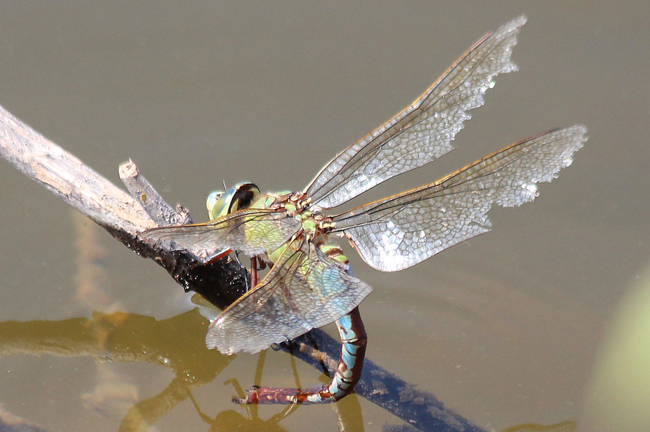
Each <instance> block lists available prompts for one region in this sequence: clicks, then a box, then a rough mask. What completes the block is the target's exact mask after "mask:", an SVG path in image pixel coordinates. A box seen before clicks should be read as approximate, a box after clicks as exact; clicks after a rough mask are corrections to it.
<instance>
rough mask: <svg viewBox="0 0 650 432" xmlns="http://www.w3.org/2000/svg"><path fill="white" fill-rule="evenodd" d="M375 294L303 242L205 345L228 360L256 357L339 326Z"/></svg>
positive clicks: (225, 316)
mask: <svg viewBox="0 0 650 432" xmlns="http://www.w3.org/2000/svg"><path fill="white" fill-rule="evenodd" d="M371 290H372V288H370V286H369V285H367V284H366V283H364V282H362V281H360V280H359V279H357V278H355V277H353V276H351V275H350V274H349V273H348V266H347V265H344V264H341V263H339V262H337V261H334V260H333V259H331V258H329V257H328V256H327V255H325V254H324V253H323V252H321V251H320V250H319V249H318V248H316V247H315V246H314V245H313V244H312V243H309V242H307V241H304V239H299V240H297V241H295V242H294V243H292V244H291V245H289V246H288V247H287V249H286V250H285V252H284V253H283V254H282V256H281V257H280V258H279V259H278V261H277V262H276V264H275V265H274V266H273V268H272V269H271V271H270V272H269V273H268V274H267V275H266V277H265V278H264V280H262V281H261V282H260V283H259V284H258V285H257V286H256V287H255V289H253V290H251V291H249V292H248V293H246V295H244V296H242V297H241V298H239V299H238V300H237V301H236V302H235V303H233V304H232V305H231V306H230V307H229V308H228V309H226V310H225V311H224V312H223V313H222V314H221V315H220V316H219V318H217V319H216V320H215V321H214V322H213V323H212V324H211V325H210V329H209V330H208V334H207V336H206V344H207V346H208V348H210V349H214V348H217V349H218V350H219V351H221V352H222V353H224V354H234V353H237V352H240V351H247V352H250V353H256V352H259V351H261V350H263V349H266V348H268V347H269V346H270V345H271V344H273V343H280V342H284V341H287V340H290V339H294V338H296V337H298V336H300V335H302V334H304V333H306V332H308V331H309V330H311V329H312V328H315V327H322V326H324V325H326V324H329V323H331V322H333V321H336V320H337V319H339V318H340V317H342V316H343V315H345V314H347V313H348V312H350V311H351V310H352V309H354V308H355V307H357V306H358V305H359V303H361V301H362V300H363V299H364V298H365V297H366V296H367V295H368V294H370V291H371Z"/></svg>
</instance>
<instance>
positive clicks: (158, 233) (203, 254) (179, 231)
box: [140, 209, 301, 262]
mask: <svg viewBox="0 0 650 432" xmlns="http://www.w3.org/2000/svg"><path fill="white" fill-rule="evenodd" d="M300 227H301V224H300V222H299V221H298V220H296V219H295V218H293V217H291V216H289V215H287V214H286V213H285V212H284V211H275V210H267V209H249V210H241V211H238V212H235V213H231V214H228V215H226V216H224V217H221V218H218V219H215V220H213V221H210V222H208V223H205V224H194V225H180V226H172V227H164V228H154V229H152V230H148V231H145V232H143V233H141V234H140V237H142V238H144V239H149V240H153V241H156V242H158V243H160V244H161V245H162V246H163V247H166V248H168V249H170V250H186V251H188V252H190V253H192V254H193V255H195V256H196V257H197V258H199V259H200V260H202V261H204V262H206V261H209V260H210V259H211V258H212V257H214V256H216V255H219V254H220V252H222V251H224V250H228V249H233V250H237V251H241V252H243V253H245V254H247V255H249V256H255V255H259V254H260V253H262V252H265V251H268V250H276V249H278V248H279V247H280V246H282V245H283V244H284V243H286V242H287V241H288V240H289V239H290V238H291V237H292V236H293V235H294V234H295V233H296V232H297V231H298V230H299V229H300Z"/></svg>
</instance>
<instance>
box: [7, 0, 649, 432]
mask: <svg viewBox="0 0 650 432" xmlns="http://www.w3.org/2000/svg"><path fill="white" fill-rule="evenodd" d="M437 3H438V2H436V3H433V2H419V3H416V2H409V3H407V4H402V3H400V4H397V3H391V2H385V3H374V4H364V5H354V6H350V5H348V3H345V2H342V3H331V2H330V3H328V4H327V5H325V4H323V5H321V6H316V5H301V4H293V5H289V4H286V3H267V4H264V5H260V4H259V3H254V2H250V3H242V2H238V3H236V4H235V3H225V2H224V3H212V2H196V3H189V4H188V3H184V4H182V5H181V4H180V3H174V2H148V1H143V2H137V3H132V2H123V3H115V2H111V3H110V4H109V3H102V2H74V3H68V4H66V5H60V4H56V5H55V4H43V3H41V2H8V1H4V2H0V59H1V60H0V104H1V105H2V106H4V107H6V108H7V109H9V110H10V111H11V112H12V113H14V114H15V115H16V116H18V117H19V118H21V119H22V120H24V121H25V122H27V123H28V124H30V125H31V126H32V127H34V128H35V129H36V130H38V131H39V132H41V133H43V134H44V135H46V136H47V137H48V138H50V139H52V140H53V141H55V142H57V143H58V144H60V145H61V146H63V147H64V148H65V149H67V150H69V151H71V152H72V153H74V154H75V155H77V156H79V157H80V158H81V159H83V160H84V161H85V162H86V163H87V164H88V165H90V166H91V167H93V168H94V169H96V170H97V171H99V172H100V173H101V174H103V175H105V176H107V177H108V178H109V179H111V180H112V181H114V182H119V180H118V177H117V166H118V165H119V163H121V162H123V161H125V160H126V159H127V158H129V157H130V158H132V159H133V160H134V161H135V162H136V163H137V164H138V166H139V167H140V169H141V170H142V172H143V173H144V175H146V176H147V178H148V179H149V180H150V181H151V182H152V183H153V184H154V185H155V186H156V187H157V188H158V190H159V191H161V192H163V193H164V194H165V197H166V198H167V199H168V200H169V201H170V202H172V203H175V202H182V203H183V204H184V205H186V206H187V207H189V208H190V210H191V211H192V212H193V215H194V217H195V218H196V219H201V218H204V216H203V212H204V210H203V208H204V204H203V202H204V199H205V196H206V195H207V193H208V192H209V191H210V190H212V189H214V188H219V187H221V184H222V181H224V180H225V181H226V182H227V183H228V184H232V183H234V182H238V181H243V180H250V181H254V182H255V183H256V184H258V185H260V186H261V188H262V189H268V190H281V189H299V188H301V187H303V186H304V185H306V184H307V183H308V181H309V180H311V178H312V177H313V175H314V174H315V173H316V172H317V171H318V170H319V169H320V167H321V166H322V165H323V164H324V163H325V162H327V161H328V160H329V159H330V158H331V157H332V156H333V155H334V154H336V152H338V151H340V150H342V149H343V148H344V147H345V146H347V145H349V144H350V143H352V142H354V141H355V140H356V139H358V138H359V137H361V136H362V135H364V134H365V133H367V132H369V131H370V130H371V129H373V128H374V127H376V126H378V125H380V124H381V123H382V122H383V121H385V120H386V119H388V118H389V117H390V116H391V115H393V114H394V113H396V112H397V111H398V110H400V109H401V108H403V107H404V106H405V105H406V104H408V103H410V102H411V101H412V100H413V99H414V98H415V97H416V96H417V95H419V94H420V93H421V92H422V91H424V89H426V88H427V86H429V85H430V84H431V82H433V81H434V79H435V78H437V76H438V75H439V74H441V73H442V72H443V71H444V70H445V69H446V68H447V67H448V66H449V65H450V64H451V63H452V62H453V61H454V60H455V59H456V58H457V57H458V56H460V55H461V53H463V52H464V51H465V50H466V49H467V48H469V47H470V46H471V44H472V43H473V42H474V41H475V40H477V39H478V38H479V37H480V36H482V35H483V34H484V33H486V32H487V31H489V30H491V29H495V28H497V27H498V26H499V25H500V24H503V23H505V22H507V21H508V20H510V19H512V18H514V17H516V16H518V15H520V14H522V13H525V14H526V15H528V17H529V22H528V24H526V26H524V28H523V29H522V31H521V35H520V37H519V44H518V45H517V46H516V47H515V51H514V55H513V58H514V60H515V62H516V63H517V64H518V65H519V67H520V72H517V73H516V74H509V75H507V76H500V77H499V78H498V79H497V86H496V88H495V89H494V90H491V91H490V92H489V93H488V95H487V96H486V105H485V106H484V107H483V108H481V109H480V110H477V111H474V112H473V119H472V120H471V121H470V122H469V123H467V125H466V128H465V130H463V131H462V132H461V133H460V134H459V135H458V139H457V144H458V149H457V150H455V151H454V152H453V153H451V154H450V155H448V156H446V157H445V158H443V160H440V161H438V162H436V163H435V164H433V165H432V166H430V167H425V168H422V169H420V170H418V171H417V172H415V173H413V174H409V175H405V176H401V177H400V178H398V179H395V180H394V181H392V182H390V183H388V184H386V185H384V186H382V187H380V188H378V189H379V191H378V192H376V193H375V192H372V193H370V194H366V195H370V196H364V197H363V200H369V199H370V198H378V197H380V196H384V195H387V194H389V193H394V192H398V191H400V190H404V189H407V188H411V187H414V186H417V185H420V184H424V183H428V182H430V181H432V180H435V179H437V178H439V177H442V176H443V175H445V174H446V173H447V172H450V171H452V170H454V169H456V168H459V167H460V166H463V165H464V164H466V163H469V162H471V161H473V160H474V159H476V158H478V157H481V156H483V155H485V154H488V153H491V152H493V151H495V150H498V149H500V148H501V147H504V146H505V145H507V144H509V143H511V142H514V141H516V140H518V139H521V138H524V137H526V136H529V135H533V134H535V133H539V132H543V131H545V130H547V129H551V128H554V127H558V126H567V125H571V124H574V123H583V124H585V125H587V126H588V128H589V136H590V140H589V142H588V143H587V145H586V146H585V148H584V149H582V150H581V151H580V152H578V153H577V155H576V157H575V162H574V165H573V166H572V167H570V168H569V169H567V170H565V171H563V172H562V173H561V174H560V178H559V179H557V180H555V181H554V182H553V183H551V184H543V185H541V187H540V191H541V196H540V198H539V199H538V201H537V202H535V203H534V204H527V205H525V206H523V207H522V208H518V209H505V210H503V209H495V210H494V211H493V212H492V213H491V219H492V220H493V222H494V229H493V232H492V233H490V234H488V235H485V236H482V237H479V238H476V239H473V240H471V241H469V242H467V243H463V244H461V245H459V246H456V247H454V248H452V249H451V250H449V251H446V252H444V253H442V254H440V255H439V256H436V257H434V258H433V259H431V260H428V261H426V262H424V263H423V264H420V265H418V266H416V267H415V268H412V269H409V270H406V271H402V272H399V273H394V274H380V273H379V272H376V271H374V270H372V269H370V268H369V267H367V266H366V265H364V264H363V263H362V262H361V261H360V260H358V259H356V257H353V258H354V261H353V265H354V269H355V275H356V276H357V277H360V278H361V279H363V280H365V281H367V282H368V283H369V284H371V285H372V286H373V288H374V293H373V294H372V295H371V296H370V297H369V298H368V299H367V300H366V301H365V302H364V303H363V305H362V309H361V310H362V315H363V317H364V322H365V325H366V329H367V331H368V333H369V336H370V339H369V348H368V357H369V358H370V359H372V360H373V361H375V362H377V363H378V364H380V365H381V366H383V367H385V368H386V369H388V370H390V371H391V372H393V373H395V374H397V375H399V376H400V377H402V378H403V379H405V380H407V381H409V382H413V383H417V384H418V386H419V388H420V389H422V390H425V391H428V392H431V393H433V394H435V395H436V396H437V397H438V398H439V399H440V400H442V401H443V402H444V403H445V404H446V405H447V406H449V407H452V408H453V409H455V410H456V411H457V412H458V413H460V414H461V415H462V416H464V417H465V418H468V419H470V420H472V421H473V422H475V423H476V424H477V425H478V426H480V427H483V428H485V429H486V430H495V431H499V430H504V429H506V428H510V427H514V426H516V425H520V424H524V423H537V424H546V425H551V424H557V423H561V422H566V421H574V422H577V430H579V431H600V430H603V431H606V430H612V431H628V430H629V431H639V430H644V428H646V427H647V424H648V421H650V419H649V418H648V414H647V411H648V410H647V409H644V408H645V407H646V405H647V400H648V394H647V390H646V388H647V387H648V385H649V384H648V383H649V382H650V376H648V372H647V368H643V367H638V366H637V365H639V364H640V365H644V364H647V361H648V360H649V359H648V354H647V352H644V351H643V350H638V349H636V348H638V347H640V346H647V344H648V336H647V331H645V330H644V329H645V328H646V327H644V325H647V324H646V323H647V316H648V313H647V311H648V310H650V305H648V304H647V301H646V297H647V294H646V293H647V288H646V286H647V283H645V282H644V281H643V277H642V274H644V269H646V267H647V266H648V261H649V260H650V243H648V240H649V237H650V228H648V226H649V225H648V223H647V220H648V200H647V199H646V196H647V194H648V191H650V175H648V170H647V166H648V165H649V164H650V150H649V148H650V147H649V146H648V143H647V139H646V137H647V133H646V127H647V126H646V125H647V123H648V112H649V108H650V84H649V81H648V78H647V58H648V48H647V40H648V39H649V37H650V34H649V33H650V27H648V26H647V24H646V18H647V16H649V15H648V13H649V12H650V10H648V9H649V8H648V6H645V5H642V3H640V2H623V3H621V2H618V3H613V2H610V3H607V2H605V3H598V4H596V3H593V2H570V3H567V2H555V1H553V2H533V1H530V2H510V1H508V2H499V3H497V4H494V3H491V2H490V3H488V2H464V3H462V4H456V3H451V2H450V3H448V4H437ZM0 182H1V183H0V184H1V185H2V192H1V193H0V218H1V219H2V221H3V223H2V225H1V227H0V244H2V246H3V255H2V259H0V272H1V274H2V275H3V278H2V282H1V284H0V346H2V349H1V351H0V352H2V358H0V389H1V391H0V404H1V406H0V408H1V410H4V412H6V413H10V414H11V415H13V416H18V417H21V418H23V419H25V420H26V421H29V422H32V423H36V424H39V425H41V426H42V427H43V428H45V429H46V430H48V431H50V430H51V431H56V430H66V431H86V430H95V431H116V430H120V427H122V429H121V430H138V429H137V428H138V427H139V426H138V425H142V424H144V423H143V422H144V421H146V422H149V423H150V424H154V425H155V426H154V427H155V428H156V429H155V430H160V431H167V430H169V431H176V430H187V431H194V430H196V431H201V430H209V429H210V428H212V430H236V429H237V428H239V429H237V430H260V429H262V428H263V427H267V428H268V430H290V431H303V430H310V431H320V430H322V431H334V430H338V428H339V426H338V425H337V420H336V417H337V412H335V409H334V408H333V407H332V406H317V407H300V408H299V409H297V410H296V411H295V412H293V413H291V414H290V415H288V416H287V417H286V418H284V419H281V420H279V419H278V418H274V417H273V416H275V415H277V414H279V413H281V412H282V407H260V408H259V409H253V410H250V411H247V410H245V409H244V408H242V407H237V406H235V405H232V404H231V403H230V398H231V397H232V396H233V395H235V394H236V390H235V387H234V386H233V382H232V380H236V381H237V382H238V383H239V384H240V385H241V386H243V387H244V388H246V387H248V386H249V385H250V384H251V383H252V382H253V379H254V377H255V372H256V368H257V367H258V356H250V355H239V356H236V357H223V356H220V355H218V354H217V353H215V352H212V351H208V350H207V349H205V347H204V345H203V344H202V340H203V337H204V333H205V320H204V319H202V318H201V317H200V316H199V315H198V313H196V311H194V310H193V309H192V306H191V304H190V303H189V302H188V298H187V296H186V295H185V294H183V293H182V290H181V288H180V287H179V286H177V285H175V284H174V282H173V281H172V280H171V279H169V278H168V276H167V275H166V274H165V272H164V271H163V270H162V269H160V268H158V267H157V266H156V265H155V264H154V263H152V262H150V261H145V260H142V259H140V258H138V257H137V256H135V255H134V254H132V253H131V252H129V251H128V250H126V249H125V248H124V247H123V246H121V245H120V244H119V243H117V242H115V241H114V240H113V239H112V238H111V237H110V236H109V235H107V234H106V233H104V232H102V231H101V230H95V229H94V228H93V227H92V225H90V226H89V225H87V224H84V220H83V218H78V217H75V215H74V212H73V211H72V210H70V209H69V208H68V207H67V206H66V205H64V204H63V203H62V202H60V201H59V200H58V199H57V198H55V197H54V196H52V195H51V194H49V193H48V192H47V191H45V190H44V189H43V188H41V187H39V186H37V185H35V184H33V183H32V182H31V181H29V180H28V179H27V178H26V177H25V176H24V175H23V174H20V173H19V172H18V171H16V170H15V169H13V168H12V167H11V166H10V165H9V164H6V163H4V162H3V163H0ZM359 203H361V202H360V201H359ZM349 255H350V256H352V255H353V252H351V251H350V253H349ZM646 274H647V273H646ZM116 329H117V330H116ZM107 335H110V337H109V336H107ZM297 366H298V372H299V376H300V381H301V383H302V384H303V385H305V386H310V385H314V384H316V383H317V382H318V380H319V375H318V372H317V371H315V370H313V369H311V368H309V367H306V366H304V365H301V364H298V365H297ZM291 367H292V366H291V361H290V358H289V357H288V356H287V355H286V354H284V353H281V352H270V353H268V355H267V356H266V358H265V363H264V375H263V378H262V380H263V383H264V384H266V385H274V386H281V385H293V384H294V378H293V376H292V372H291ZM190 394H191V398H190V397H189V395H190ZM639 401H643V402H642V403H639ZM357 404H358V405H357ZM340 405H341V406H340V407H338V408H336V410H338V411H341V410H347V412H348V413H349V412H352V413H353V414H352V415H351V418H352V419H351V420H348V421H350V422H353V423H355V426H350V427H349V429H350V430H367V431H375V430H381V429H382V427H383V426H384V425H386V424H393V425H400V424H401V422H400V420H398V419H396V418H395V417H392V416H391V415H390V414H387V413H386V412H384V411H383V410H381V409H380V408H378V407H376V406H373V405H371V404H369V403H367V402H366V401H365V400H363V399H359V400H356V399H354V398H349V399H346V400H345V402H344V404H343V403H342V404H340ZM7 415H8V414H7ZM0 418H1V417H0ZM260 419H262V420H260ZM566 427H568V426H566ZM129 428H130V429H129ZM559 430H561V429H559Z"/></svg>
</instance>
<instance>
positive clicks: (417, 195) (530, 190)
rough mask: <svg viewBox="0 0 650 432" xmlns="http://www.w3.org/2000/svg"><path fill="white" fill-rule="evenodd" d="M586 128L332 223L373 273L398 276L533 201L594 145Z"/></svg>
mask: <svg viewBox="0 0 650 432" xmlns="http://www.w3.org/2000/svg"><path fill="white" fill-rule="evenodd" d="M586 133H587V130H586V128H585V127H584V126H573V127H569V128H566V129H560V130H556V131H553V132H549V133H546V134H543V135H539V136H537V137H533V138H529V139H527V140H524V141H521V142H519V143H516V144H513V145H511V146H509V147H506V148H505V149H503V150H501V151H499V152H497V153H495V154H493V155H491V156H487V157H485V158H483V159H481V160H479V161H477V162H474V163H473V164H471V165H469V166H467V167H465V168H463V169H461V170H459V171H457V172H455V173H453V174H451V175H449V176H447V177H445V178H443V179H441V180H439V181H437V182H435V183H432V184H429V185H426V186H422V187H420V188H417V189H413V190H410V191H407V192H403V193H401V194H398V195H394V196H392V197H389V198H385V199H383V200H379V201H375V202H373V203H370V204H367V205H365V206H362V207H358V208H356V209H354V210H352V211H349V212H347V213H343V214H341V215H339V216H336V217H334V218H333V221H334V222H335V229H334V231H338V232H343V233H345V235H346V236H347V237H348V238H349V239H350V241H351V243H352V245H353V246H355V248H356V249H357V251H358V252H359V254H360V255H361V256H362V258H363V259H364V260H365V261H366V262H367V263H368V264H369V265H370V266H372V267H374V268H376V269H378V270H383V271H397V270H401V269H404V268H407V267H410V266H412V265H415V264H417V263H419V262H420V261H423V260H425V259H427V258H429V257H431V256H432V255H435V254H437V253H438V252H440V251H442V250H444V249H447V248H448V247H450V246H453V245H455V244H456V243H459V242H461V241H463V240H466V239H469V238H471V237H474V236H476V235H479V234H482V233H484V232H487V231H489V230H490V227H491V224H490V221H489V219H488V217H487V212H488V210H490V207H491V206H492V205H493V204H498V205H501V206H504V207H513V206H518V205H521V204H523V203H525V202H529V201H533V200H534V199H535V198H536V197H537V195H538V193H537V187H536V185H535V184H536V183H539V182H546V181H551V180H552V179H554V178H556V177H557V173H558V172H559V171H560V170H561V169H562V168H564V167H567V166H569V165H570V164H571V162H572V156H573V154H574V153H575V152H576V151H577V150H578V149H580V148H581V147H582V145H583V143H584V142H585V141H586V140H587V137H586Z"/></svg>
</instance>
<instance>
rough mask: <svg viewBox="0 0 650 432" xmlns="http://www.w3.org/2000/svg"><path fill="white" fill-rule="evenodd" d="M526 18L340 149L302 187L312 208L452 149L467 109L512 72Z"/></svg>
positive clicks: (329, 203)
mask: <svg viewBox="0 0 650 432" xmlns="http://www.w3.org/2000/svg"><path fill="white" fill-rule="evenodd" d="M525 22H526V17H523V16H522V17H519V18H517V19H515V20H513V21H511V22H509V23H508V24H506V25H504V26H503V27H501V28H499V29H498V30H497V31H495V32H493V33H489V34H487V35H486V36H484V37H483V39H481V40H480V41H478V42H477V43H476V44H475V45H474V46H473V47H472V48H471V49H470V50H469V51H468V52H467V53H465V55H463V57H461V58H460V59H459V60H458V61H456V63H455V64H454V65H453V66H452V67H451V68H450V69H449V70H448V71H447V72H446V73H445V74H444V75H443V76H442V77H440V78H439V79H438V81H437V82H435V83H434V84H433V85H432V86H431V87H430V88H429V89H428V90H427V91H426V92H425V93H424V94H423V95H422V96H420V98H418V99H417V100H416V101H414V102H413V103H412V104H411V105H410V106H408V107H407V108H405V109H404V110H403V111H402V112H400V113H399V114H397V115H396V116H395V117H393V118H392V119H391V120H389V121H388V122H386V123H385V124H384V125H382V126H381V127H379V128H378V129H376V130H375V131H374V132H372V133H371V134H370V135H368V136H366V137H365V138H363V139H362V140H360V141H359V142H357V143H356V144H353V145H352V146H350V147H348V148H347V149H345V150H343V152H341V153H339V154H338V155H337V156H336V157H335V158H334V159H333V160H332V161H331V162H329V164H327V165H326V166H325V167H324V168H323V169H322V170H321V172H320V173H318V175H317V176H316V178H314V180H312V182H311V183H310V184H309V185H308V186H307V188H306V189H305V191H306V192H307V196H309V197H311V198H312V203H313V205H314V206H315V208H332V207H336V206H338V205H340V204H342V203H344V202H346V201H348V200H350V199H352V198H354V197H355V196H357V195H359V194H361V193H362V192H364V191H366V190H368V189H370V188H372V187H374V186H375V185H377V184H379V183H381V182H383V181H385V180H388V179H389V178H391V177H394V176H396V175H398V174H401V173H404V172H406V171H409V170H412V169H415V168H418V167H420V166H422V165H424V164H427V163H429V162H431V161H432V160H434V159H436V158H438V157H440V156H442V155H443V154H445V153H447V152H449V151H450V150H452V149H453V146H452V145H451V141H452V140H453V139H454V136H455V135H456V133H457V132H458V131H460V130H461V129H462V128H463V122H464V121H465V120H468V119H469V118H470V115H469V114H468V113H467V111H469V110H470V109H473V108H478V107H480V106H481V105H483V93H485V91H486V90H487V89H489V88H492V87H493V86H494V81H493V80H494V77H495V76H496V75H498V74H499V73H506V72H511V71H514V70H516V66H515V64H514V63H512V62H511V61H510V55H511V52H512V47H513V46H514V45H515V44H516V43H517V33H518V32H519V28H520V27H521V26H522V25H524V23H525Z"/></svg>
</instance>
